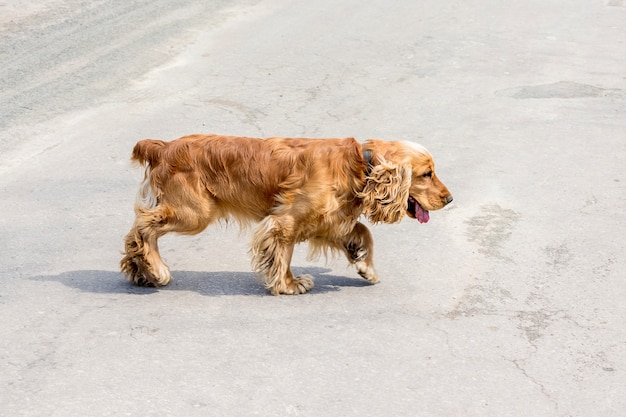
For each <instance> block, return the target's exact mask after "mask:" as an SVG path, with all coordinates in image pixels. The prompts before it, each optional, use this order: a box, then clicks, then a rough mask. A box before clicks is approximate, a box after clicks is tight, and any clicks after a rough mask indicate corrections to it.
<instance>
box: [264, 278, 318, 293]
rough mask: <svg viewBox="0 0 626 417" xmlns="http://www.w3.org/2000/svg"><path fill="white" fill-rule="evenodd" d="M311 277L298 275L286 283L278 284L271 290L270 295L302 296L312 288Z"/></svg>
mask: <svg viewBox="0 0 626 417" xmlns="http://www.w3.org/2000/svg"><path fill="white" fill-rule="evenodd" d="M313 286H314V284H313V277H312V276H311V275H308V274H306V275H299V276H297V277H295V278H292V279H290V280H289V281H288V282H284V281H282V282H280V283H278V284H277V285H275V286H274V288H272V294H274V295H280V294H287V295H297V294H304V293H306V292H308V291H309V290H310V289H311V288H313Z"/></svg>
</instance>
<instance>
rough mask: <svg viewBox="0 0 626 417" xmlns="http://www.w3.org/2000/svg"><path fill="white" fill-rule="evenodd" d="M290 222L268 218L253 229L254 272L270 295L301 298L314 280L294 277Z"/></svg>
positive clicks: (284, 218)
mask: <svg viewBox="0 0 626 417" xmlns="http://www.w3.org/2000/svg"><path fill="white" fill-rule="evenodd" d="M293 224H294V222H293V219H292V218H290V217H286V216H281V217H277V216H268V217H266V218H265V219H263V221H261V223H260V225H259V226H258V228H257V229H256V231H255V233H254V236H253V239H252V264H253V268H254V269H255V270H256V271H257V272H258V273H260V274H261V275H262V277H263V280H264V283H265V287H266V288H267V289H269V290H270V291H271V292H272V294H274V295H279V294H304V293H306V292H307V291H309V290H310V289H311V288H313V277H311V276H310V275H300V276H298V277H294V275H293V273H292V272H291V268H290V263H291V256H292V254H293V248H294V245H295V242H294V236H293Z"/></svg>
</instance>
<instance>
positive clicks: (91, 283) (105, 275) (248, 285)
mask: <svg viewBox="0 0 626 417" xmlns="http://www.w3.org/2000/svg"><path fill="white" fill-rule="evenodd" d="M292 271H293V273H294V274H295V275H301V274H310V275H313V277H314V280H315V287H314V288H313V289H312V290H311V294H323V293H328V292H331V291H339V290H341V288H342V287H367V286H370V285H372V284H370V283H369V282H367V281H365V280H364V279H362V278H348V277H343V276H336V275H328V272H330V271H331V270H330V269H326V268H318V267H307V268H292ZM172 277H173V278H172V281H171V282H170V284H169V285H167V286H166V287H161V288H151V287H137V286H135V285H132V284H130V283H129V282H128V281H127V280H126V279H125V278H124V276H123V275H122V274H121V273H119V272H112V271H96V270H83V271H69V272H64V273H61V274H59V275H41V276H35V277H32V278H31V279H32V280H34V281H49V282H59V283H61V284H63V285H65V286H67V287H69V288H74V289H78V290H80V291H84V292H89V293H96V294H151V293H155V292H158V291H193V292H197V293H198V294H202V295H206V296H211V297H220V296H225V295H247V296H266V295H269V292H268V291H267V290H266V289H265V288H264V286H263V284H262V282H261V281H260V280H259V279H258V278H257V276H256V275H255V274H254V273H252V272H223V271H222V272H195V271H172Z"/></svg>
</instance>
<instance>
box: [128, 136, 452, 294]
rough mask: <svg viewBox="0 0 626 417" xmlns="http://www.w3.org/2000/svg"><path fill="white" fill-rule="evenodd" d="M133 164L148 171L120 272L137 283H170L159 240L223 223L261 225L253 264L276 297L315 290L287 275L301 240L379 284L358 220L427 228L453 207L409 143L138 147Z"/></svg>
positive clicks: (211, 142)
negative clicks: (435, 213) (432, 216)
mask: <svg viewBox="0 0 626 417" xmlns="http://www.w3.org/2000/svg"><path fill="white" fill-rule="evenodd" d="M131 159H132V160H133V161H136V162H139V163H140V164H142V165H143V166H145V179H144V181H143V183H142V185H141V187H140V190H139V193H138V196H137V202H136V204H135V214H136V217H135V222H134V224H133V226H132V228H131V230H130V232H129V233H128V235H127V236H126V239H125V254H124V258H123V259H122V260H121V262H120V266H121V270H122V272H123V273H124V274H126V275H127V276H128V278H129V279H130V281H131V282H133V283H134V284H137V285H147V286H157V287H158V286H162V285H167V283H168V282H169V281H170V271H169V269H168V267H167V266H166V265H165V264H164V263H163V261H162V259H161V257H160V256H159V249H158V245H157V240H158V239H159V238H160V237H161V236H163V235H164V234H166V233H169V232H177V233H182V234H188V235H193V234H196V233H200V232H201V231H203V230H204V229H205V228H206V227H207V226H208V225H209V224H211V223H213V222H215V221H216V220H220V219H222V220H228V219H234V220H236V221H237V222H239V223H240V225H247V224H249V223H251V222H259V225H258V227H256V229H255V230H254V233H253V237H252V245H251V246H252V249H251V253H252V264H253V268H254V270H255V271H257V272H258V273H259V274H260V275H261V277H262V278H263V281H264V283H265V286H266V288H267V289H269V290H270V291H271V292H272V294H274V295H278V294H302V293H305V292H307V291H309V290H310V289H311V288H313V279H312V277H311V276H310V275H301V276H297V277H296V276H294V275H293V274H292V272H291V269H290V263H291V256H292V252H293V248H294V245H296V244H297V243H300V242H304V241H308V242H309V245H310V249H311V253H313V254H320V253H326V252H328V250H330V251H337V252H341V253H344V254H345V255H346V257H347V258H348V261H349V262H350V263H351V264H354V266H356V269H357V271H358V273H359V275H361V276H362V277H363V278H365V279H366V280H368V281H369V282H372V283H375V282H377V281H378V276H377V274H376V271H375V270H374V262H373V257H374V246H373V240H372V235H371V233H370V231H369V230H368V229H367V227H366V226H365V225H363V224H362V223H360V222H359V217H360V216H361V215H362V214H363V215H365V216H366V217H367V218H368V219H369V220H370V222H372V223H380V222H382V223H395V222H398V221H400V220H401V219H402V218H403V217H404V215H405V214H406V215H408V216H409V217H411V218H414V219H417V220H418V221H419V222H421V223H425V222H427V221H428V220H429V213H428V212H429V210H438V209H441V208H443V207H444V206H445V205H446V204H448V203H450V202H451V201H452V195H451V194H450V192H449V191H448V189H447V188H446V186H445V185H444V184H443V183H442V182H441V181H440V180H439V179H438V178H437V175H435V165H434V163H433V159H432V156H431V155H430V153H429V152H428V151H427V150H426V149H425V148H424V147H422V146H420V145H417V144H415V143H411V142H401V141H398V142H387V141H382V140H374V139H371V140H367V141H366V142H365V143H363V144H361V143H359V142H357V141H356V140H355V139H353V138H346V139H287V138H278V137H275V138H269V139H254V138H244V137H232V136H219V135H191V136H185V137H182V138H180V139H177V140H174V141H171V142H164V141H161V140H151V139H146V140H142V141H140V142H138V143H137V144H136V145H135V148H134V149H133V153H132V158H131Z"/></svg>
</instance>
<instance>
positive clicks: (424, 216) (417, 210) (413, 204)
mask: <svg viewBox="0 0 626 417" xmlns="http://www.w3.org/2000/svg"><path fill="white" fill-rule="evenodd" d="M407 211H408V212H409V215H410V216H411V217H413V218H416V219H417V221H419V222H420V223H427V222H428V220H430V214H428V210H426V209H425V208H424V207H422V206H420V203H418V202H417V200H416V199H414V198H413V197H411V196H409V206H408V208H407Z"/></svg>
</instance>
